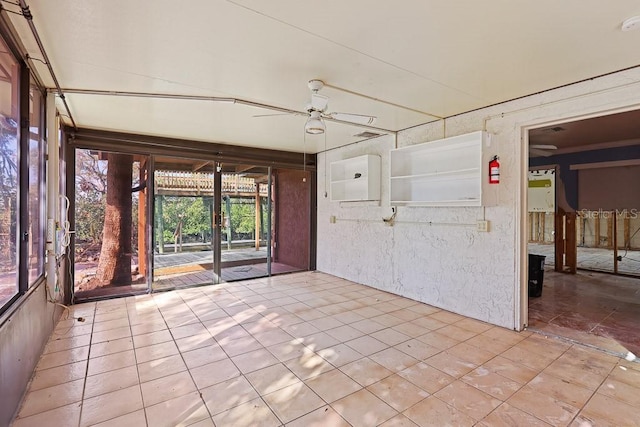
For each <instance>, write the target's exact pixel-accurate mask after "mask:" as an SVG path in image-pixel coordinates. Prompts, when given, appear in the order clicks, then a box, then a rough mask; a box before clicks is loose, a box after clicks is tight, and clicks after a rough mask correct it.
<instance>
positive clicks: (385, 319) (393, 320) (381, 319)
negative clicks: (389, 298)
mask: <svg viewBox="0 0 640 427" xmlns="http://www.w3.org/2000/svg"><path fill="white" fill-rule="evenodd" d="M376 308H378V310H381V311H384V310H385V308H384V307H383V305H382V304H378V306H377V307H376ZM389 311H395V310H393V306H391V310H389ZM371 320H373V321H374V322H377V323H380V324H381V325H383V326H386V327H387V328H392V327H394V326H396V325H399V324H401V323H405V321H404V320H402V319H400V318H399V317H396V316H394V315H392V314H389V313H388V312H387V313H385V314H381V315H380V316H375V317H372V318H371Z"/></svg>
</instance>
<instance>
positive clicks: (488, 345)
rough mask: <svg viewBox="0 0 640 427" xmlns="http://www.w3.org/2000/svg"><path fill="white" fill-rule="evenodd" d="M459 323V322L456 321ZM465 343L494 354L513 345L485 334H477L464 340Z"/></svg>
mask: <svg viewBox="0 0 640 427" xmlns="http://www.w3.org/2000/svg"><path fill="white" fill-rule="evenodd" d="M456 325H457V323H456ZM464 343H465V344H469V345H471V346H473V347H475V348H478V349H481V350H484V351H487V352H489V353H491V354H493V355H496V354H500V353H502V352H503V351H506V350H508V349H510V348H511V347H513V345H511V344H507V343H504V342H502V341H500V340H497V339H495V338H492V337H487V336H485V335H482V334H480V335H476V336H475V337H473V338H469V339H468V340H466V341H465V342H464Z"/></svg>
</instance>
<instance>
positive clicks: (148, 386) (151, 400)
mask: <svg viewBox="0 0 640 427" xmlns="http://www.w3.org/2000/svg"><path fill="white" fill-rule="evenodd" d="M140 387H141V388H142V397H143V398H144V404H145V406H151V405H155V404H156V403H160V402H164V401H165V400H169V399H171V398H174V397H177V396H182V395H185V394H188V393H191V392H192V391H196V386H195V384H194V383H193V380H192V379H191V376H190V375H189V373H188V372H186V371H185V372H180V373H177V374H173V375H169V376H166V377H162V378H158V379H157V380H153V381H149V382H146V383H142V384H141V385H140Z"/></svg>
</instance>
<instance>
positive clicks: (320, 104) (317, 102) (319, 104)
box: [311, 93, 329, 111]
mask: <svg viewBox="0 0 640 427" xmlns="http://www.w3.org/2000/svg"><path fill="white" fill-rule="evenodd" d="M327 105H329V97H328V96H324V95H319V94H317V93H312V94H311V108H313V109H314V110H318V111H324V110H325V109H326V108H327Z"/></svg>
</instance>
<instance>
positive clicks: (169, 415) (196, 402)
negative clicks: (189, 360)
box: [145, 392, 210, 427]
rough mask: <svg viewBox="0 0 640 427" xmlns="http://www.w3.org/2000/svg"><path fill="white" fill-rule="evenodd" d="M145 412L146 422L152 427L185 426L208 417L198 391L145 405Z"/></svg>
mask: <svg viewBox="0 0 640 427" xmlns="http://www.w3.org/2000/svg"><path fill="white" fill-rule="evenodd" d="M145 412H146V413H147V422H148V424H149V425H150V426H153V427H175V426H187V425H191V424H194V423H196V422H198V421H202V420H206V419H207V418H210V415H209V411H207V407H206V406H205V404H204V402H203V401H202V399H201V398H200V394H199V393H198V392H193V393H189V394H185V395H184V396H180V397H176V398H174V399H169V400H165V401H164V402H161V403H158V404H156V405H153V406H147V407H146V408H145Z"/></svg>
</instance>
